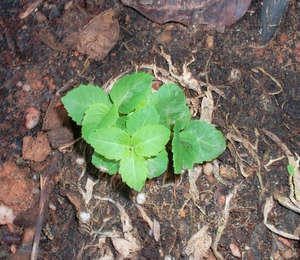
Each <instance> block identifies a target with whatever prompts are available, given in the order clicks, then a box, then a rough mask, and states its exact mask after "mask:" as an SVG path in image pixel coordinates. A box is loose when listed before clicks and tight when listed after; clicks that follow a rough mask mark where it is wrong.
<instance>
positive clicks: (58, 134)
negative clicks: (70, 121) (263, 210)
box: [47, 127, 74, 149]
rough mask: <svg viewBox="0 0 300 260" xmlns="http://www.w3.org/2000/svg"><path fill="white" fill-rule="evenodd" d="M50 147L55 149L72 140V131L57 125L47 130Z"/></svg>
mask: <svg viewBox="0 0 300 260" xmlns="http://www.w3.org/2000/svg"><path fill="white" fill-rule="evenodd" d="M47 136H48V139H49V142H50V144H51V147H52V148H54V149H57V148H58V147H61V146H63V145H65V144H68V143H70V142H72V141H73V140H74V136H73V131H72V129H70V128H68V127H59V128H55V129H52V130H50V131H48V132H47Z"/></svg>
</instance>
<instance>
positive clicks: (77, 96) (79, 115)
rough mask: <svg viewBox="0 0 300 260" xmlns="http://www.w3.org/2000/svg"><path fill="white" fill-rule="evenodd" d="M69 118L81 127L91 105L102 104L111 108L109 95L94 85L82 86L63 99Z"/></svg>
mask: <svg viewBox="0 0 300 260" xmlns="http://www.w3.org/2000/svg"><path fill="white" fill-rule="evenodd" d="M61 101H62V103H63V104H64V106H65V108H66V110H67V111H68V114H69V116H70V117H71V118H72V119H73V120H74V121H75V122H76V123H77V124H78V125H81V123H82V119H83V115H84V112H85V111H86V110H87V109H88V108H89V106H90V105H93V104H96V103H101V104H104V105H107V106H110V105H111V103H110V101H109V98H108V95H107V94H106V93H105V92H104V90H103V89H101V88H99V87H97V86H93V85H90V84H89V85H80V86H79V87H78V88H75V89H73V90H71V91H69V92H68V93H67V95H65V96H64V97H63V98H62V99H61Z"/></svg>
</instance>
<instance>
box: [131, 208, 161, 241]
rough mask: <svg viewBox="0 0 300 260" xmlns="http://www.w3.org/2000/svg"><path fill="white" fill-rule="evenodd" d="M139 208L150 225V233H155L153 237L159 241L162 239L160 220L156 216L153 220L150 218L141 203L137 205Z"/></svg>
mask: <svg viewBox="0 0 300 260" xmlns="http://www.w3.org/2000/svg"><path fill="white" fill-rule="evenodd" d="M135 206H136V207H137V208H138V210H139V211H140V214H141V216H142V218H143V219H144V220H145V221H146V222H147V224H148V225H149V227H150V233H151V234H153V237H154V239H155V241H157V242H158V241H159V239H160V224H159V222H158V221H157V220H156V219H155V218H154V219H153V221H152V220H151V219H150V217H149V216H148V215H147V213H146V212H145V210H144V209H143V208H142V206H140V205H135Z"/></svg>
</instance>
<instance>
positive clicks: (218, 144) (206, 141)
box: [180, 120, 226, 163]
mask: <svg viewBox="0 0 300 260" xmlns="http://www.w3.org/2000/svg"><path fill="white" fill-rule="evenodd" d="M184 133H185V134H187V133H189V134H191V135H193V136H195V141H196V143H197V145H198V146H199V155H198V158H197V162H198V163H202V162H204V161H211V160H213V159H215V158H217V157H218V156H219V155H221V154H222V153H223V152H224V150H225V149H226V142H225V138H224V136H223V135H222V133H221V131H219V130H217V129H216V128H215V127H214V126H213V125H212V124H209V123H206V122H204V121H200V120H192V121H191V122H190V123H189V124H188V125H187V127H186V128H185V129H184V130H183V131H182V132H181V133H180V135H182V134H184Z"/></svg>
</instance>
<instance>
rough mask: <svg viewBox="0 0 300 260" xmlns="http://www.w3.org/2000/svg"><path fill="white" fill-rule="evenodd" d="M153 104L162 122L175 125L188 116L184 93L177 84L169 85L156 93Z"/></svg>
mask: <svg viewBox="0 0 300 260" xmlns="http://www.w3.org/2000/svg"><path fill="white" fill-rule="evenodd" d="M152 102H153V104H154V106H155V108H156V110H157V111H158V113H159V115H160V122H161V123H162V124H165V125H168V126H170V125H174V124H175V122H176V120H178V119H180V118H183V117H184V115H185V114H186V99H185V96H184V93H183V91H182V90H181V89H180V87H178V86H177V85H176V84H173V83H168V84H164V85H162V86H161V87H160V89H159V90H158V91H157V92H156V93H154V96H153V99H152Z"/></svg>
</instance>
